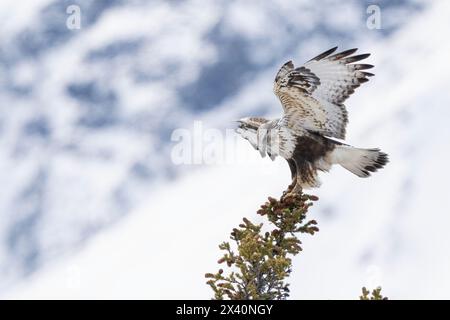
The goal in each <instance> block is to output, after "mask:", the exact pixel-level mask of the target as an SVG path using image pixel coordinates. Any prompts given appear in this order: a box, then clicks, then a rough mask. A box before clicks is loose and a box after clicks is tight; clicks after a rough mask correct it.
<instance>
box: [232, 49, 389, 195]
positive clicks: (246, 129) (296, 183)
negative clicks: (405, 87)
mask: <svg viewBox="0 0 450 320" xmlns="http://www.w3.org/2000/svg"><path fill="white" fill-rule="evenodd" d="M336 49H337V47H335V48H332V49H330V50H328V51H326V52H323V53H321V54H319V55H318V56H317V57H315V58H313V59H311V60H310V61H308V62H306V63H305V64H304V65H303V66H301V67H297V68H295V67H294V64H293V63H292V61H288V62H286V63H285V64H284V65H283V66H282V67H281V69H280V70H279V71H278V73H277V75H276V77H275V83H274V87H273V90H274V92H275V95H277V96H278V98H279V99H280V101H281V105H282V106H283V109H284V114H283V116H282V117H281V118H280V119H274V120H268V119H264V118H260V117H249V118H244V119H241V120H239V127H238V129H237V132H238V133H239V134H240V135H241V136H242V137H243V138H245V139H247V140H248V141H250V143H251V144H252V146H253V147H254V148H255V149H257V150H259V152H260V153H261V156H263V157H264V156H265V155H266V154H267V155H268V156H269V157H270V158H271V159H272V160H273V159H275V157H276V156H278V155H279V156H281V157H283V158H284V159H286V160H287V162H288V164H289V167H290V169H291V174H292V184H291V187H290V190H291V193H298V192H299V191H301V189H302V188H311V187H318V186H319V185H320V183H319V181H318V178H317V170H320V171H329V170H330V168H331V166H332V165H333V164H340V165H341V166H343V167H344V168H345V169H347V170H349V171H350V172H352V173H354V174H356V175H357V176H358V177H368V176H369V175H370V172H375V171H377V169H380V168H382V167H383V166H384V165H385V164H386V163H387V162H388V157H387V154H385V153H383V152H381V151H380V150H379V149H360V148H354V147H352V146H349V145H346V144H343V143H341V142H339V141H336V140H334V139H333V138H337V139H345V127H346V125H347V122H348V119H347V110H346V109H345V106H344V101H345V100H346V99H347V98H348V97H349V96H350V95H351V94H352V93H353V92H354V90H355V88H357V87H359V86H360V85H361V83H364V82H367V81H368V80H369V79H368V78H369V77H370V76H373V74H372V73H369V72H366V71H364V70H366V69H370V68H372V67H373V65H370V64H361V63H354V62H358V61H360V60H363V59H365V58H367V57H368V56H369V55H370V54H360V55H353V53H355V52H356V50H357V49H350V50H346V51H343V52H340V53H336V54H333V53H334V52H335V51H336Z"/></svg>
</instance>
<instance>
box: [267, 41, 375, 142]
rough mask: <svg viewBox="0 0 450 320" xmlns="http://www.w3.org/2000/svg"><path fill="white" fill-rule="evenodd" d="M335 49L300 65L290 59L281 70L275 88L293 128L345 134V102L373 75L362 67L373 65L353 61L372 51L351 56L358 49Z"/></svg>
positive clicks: (334, 134)
mask: <svg viewBox="0 0 450 320" xmlns="http://www.w3.org/2000/svg"><path fill="white" fill-rule="evenodd" d="M336 49H337V47H335V48H332V49H330V50H328V51H325V52H323V53H321V54H319V55H318V56H316V57H315V58H313V59H311V60H309V61H308V62H306V63H305V64H304V65H303V66H301V67H298V68H295V67H294V64H293V63H292V62H291V61H289V62H287V63H285V64H284V65H283V66H282V67H281V69H280V70H279V71H278V73H277V76H276V78H275V84H274V92H275V94H276V95H277V96H278V98H279V99H280V101H281V104H282V105H283V108H284V112H285V120H286V122H287V123H286V125H288V126H289V127H290V128H292V129H294V130H295V129H298V130H301V129H306V130H310V131H314V132H318V133H320V134H323V135H326V136H329V137H335V138H339V139H344V138H345V127H346V125H347V122H348V118H347V111H346V109H345V106H344V104H343V103H344V101H345V100H346V99H347V98H348V97H349V96H350V95H351V94H352V93H353V92H354V91H355V88H357V87H359V86H360V85H361V83H364V82H367V81H368V77H370V76H373V74H372V73H369V72H366V71H362V70H366V69H370V68H372V67H373V66H372V65H370V64H359V63H358V64H355V63H354V62H357V61H360V60H363V59H365V58H367V57H368V56H369V55H370V54H361V55H353V56H352V54H353V53H355V52H356V50H357V49H350V50H346V51H343V52H340V53H336V54H333V53H334V52H335V51H336ZM332 54H333V55H332Z"/></svg>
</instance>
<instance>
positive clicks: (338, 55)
mask: <svg viewBox="0 0 450 320" xmlns="http://www.w3.org/2000/svg"><path fill="white" fill-rule="evenodd" d="M356 50H358V48H353V49H348V50H345V51H342V52H339V53H336V54H334V55H332V56H330V57H329V59H330V60H339V59H342V58H345V57H347V56H349V55H351V54H353V53H355V52H356Z"/></svg>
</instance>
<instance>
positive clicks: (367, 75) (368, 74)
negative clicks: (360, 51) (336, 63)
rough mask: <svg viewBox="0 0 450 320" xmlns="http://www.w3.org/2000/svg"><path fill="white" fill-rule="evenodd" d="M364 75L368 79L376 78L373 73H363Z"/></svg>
mask: <svg viewBox="0 0 450 320" xmlns="http://www.w3.org/2000/svg"><path fill="white" fill-rule="evenodd" d="M362 74H363V75H365V76H366V77H373V76H374V74H373V73H371V72H365V71H364V72H362Z"/></svg>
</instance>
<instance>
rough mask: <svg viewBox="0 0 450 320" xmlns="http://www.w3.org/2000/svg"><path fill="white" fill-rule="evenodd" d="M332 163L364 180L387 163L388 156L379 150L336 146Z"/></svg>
mask: <svg viewBox="0 0 450 320" xmlns="http://www.w3.org/2000/svg"><path fill="white" fill-rule="evenodd" d="M333 158H334V159H333V162H334V163H338V164H340V165H341V166H343V167H344V168H345V169H347V170H348V171H350V172H352V173H354V174H356V175H357V176H358V177H361V178H366V177H369V176H370V173H371V172H376V171H377V170H378V169H381V168H383V167H384V166H385V165H386V163H388V161H389V159H388V155H387V154H386V153H384V152H381V151H380V149H360V148H354V147H351V146H346V145H339V146H336V149H335V150H334V151H333Z"/></svg>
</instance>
